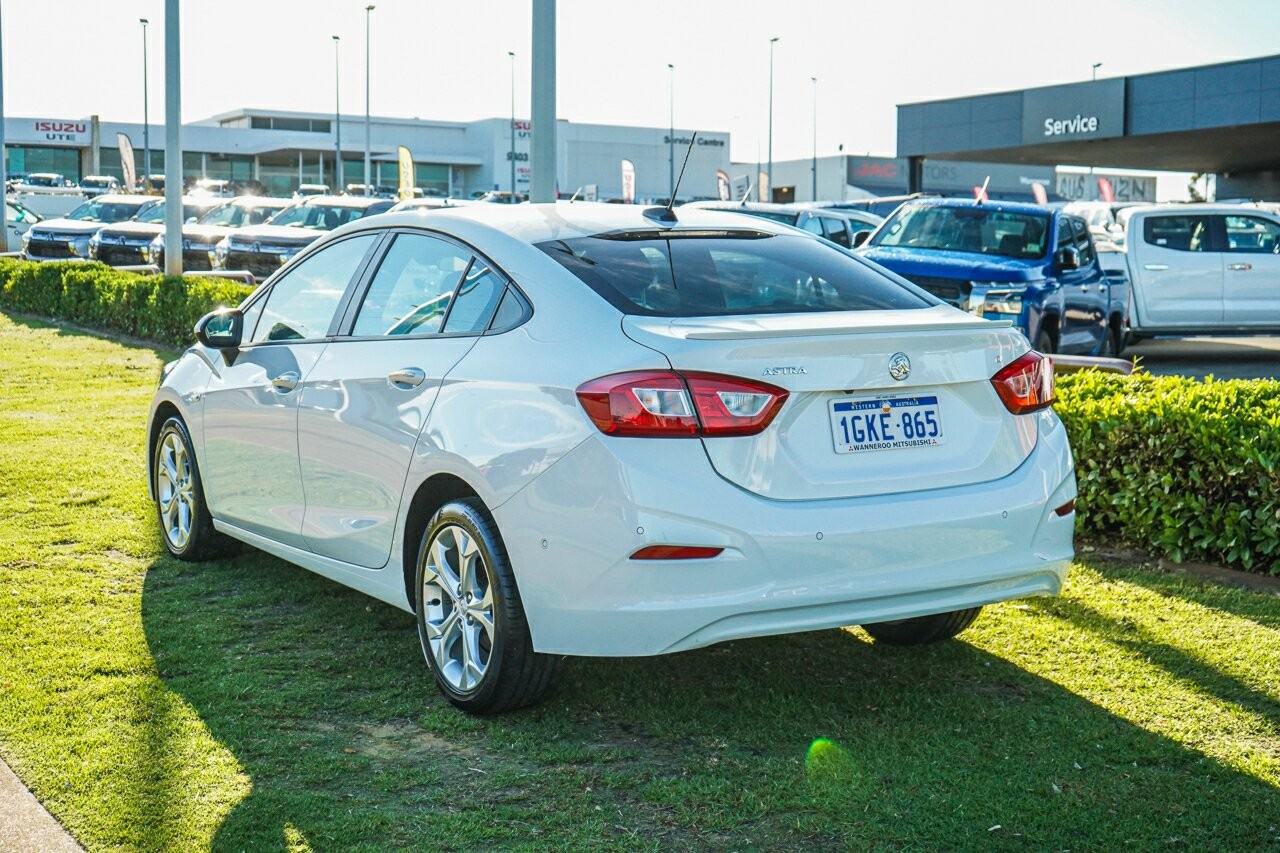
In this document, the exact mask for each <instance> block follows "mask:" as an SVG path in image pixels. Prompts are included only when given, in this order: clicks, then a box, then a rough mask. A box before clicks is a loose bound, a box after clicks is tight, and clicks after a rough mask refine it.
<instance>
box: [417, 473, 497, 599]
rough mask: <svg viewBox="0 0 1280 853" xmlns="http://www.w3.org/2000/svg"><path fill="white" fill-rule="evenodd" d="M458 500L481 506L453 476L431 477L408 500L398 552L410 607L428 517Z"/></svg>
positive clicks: (474, 492)
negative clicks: (399, 551) (469, 499)
mask: <svg viewBox="0 0 1280 853" xmlns="http://www.w3.org/2000/svg"><path fill="white" fill-rule="evenodd" d="M461 498H475V499H476V500H479V501H481V503H483V500H482V499H481V498H480V495H479V494H478V493H477V492H476V490H475V489H473V488H472V487H471V485H470V484H469V483H467V481H466V480H463V479H462V478H461V477H457V476H455V475H453V474H435V475H433V476H431V477H428V478H427V479H426V480H424V481H423V482H422V483H421V484H419V486H418V488H417V490H416V491H415V492H414V493H413V498H412V499H411V500H410V501H409V511H408V512H407V513H406V514H405V522H404V537H403V539H404V541H403V543H402V545H401V549H400V550H401V568H402V571H403V574H404V592H405V598H406V599H407V600H408V602H409V604H410V606H415V607H416V606H417V591H416V589H415V585H416V574H417V570H418V548H419V546H420V545H421V544H422V535H423V534H424V533H426V532H427V526H428V525H429V524H430V523H431V518H432V517H433V516H434V515H435V514H436V511H437V510H439V509H440V507H442V506H444V505H445V504H447V503H449V502H450V501H455V500H459V499H461Z"/></svg>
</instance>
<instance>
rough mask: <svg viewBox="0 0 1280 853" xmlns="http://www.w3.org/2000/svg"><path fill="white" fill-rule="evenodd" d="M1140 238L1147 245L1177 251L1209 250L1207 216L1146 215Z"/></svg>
mask: <svg viewBox="0 0 1280 853" xmlns="http://www.w3.org/2000/svg"><path fill="white" fill-rule="evenodd" d="M1142 239H1143V241H1144V242H1146V243H1147V244H1149V245H1152V246H1159V247H1160V248H1162V249H1173V250H1174V251H1177V252H1207V251H1209V217H1208V216H1205V215H1202V214H1196V213H1192V214H1179V215H1177V216H1148V217H1147V218H1146V220H1145V221H1144V222H1143V223H1142Z"/></svg>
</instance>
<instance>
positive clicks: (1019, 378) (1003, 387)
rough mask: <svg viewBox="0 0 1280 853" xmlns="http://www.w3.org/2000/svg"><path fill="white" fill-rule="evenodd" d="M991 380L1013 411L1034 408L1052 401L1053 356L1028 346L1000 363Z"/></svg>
mask: <svg viewBox="0 0 1280 853" xmlns="http://www.w3.org/2000/svg"><path fill="white" fill-rule="evenodd" d="M991 384H992V385H994V386H995V389H996V393H997V394H999V395H1000V399H1001V400H1003V401H1004V405H1005V408H1007V409H1008V410H1009V411H1011V412H1013V413H1014V414H1015V415H1025V414H1028V413H1030V412H1038V411H1040V410H1041V409H1046V408H1048V407H1049V406H1052V405H1053V401H1054V396H1053V360H1052V359H1051V358H1049V357H1048V356H1046V355H1041V354H1040V353H1038V352H1036V351H1035V350H1032V351H1031V352H1028V353H1027V354H1026V355H1024V356H1022V357H1021V358H1019V359H1017V360H1016V361H1013V362H1010V363H1009V364H1008V365H1006V366H1005V367H1002V368H1001V369H1000V371H999V372H998V373H996V375H995V376H992V377H991Z"/></svg>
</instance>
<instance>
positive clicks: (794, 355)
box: [149, 203, 1076, 713]
mask: <svg viewBox="0 0 1280 853" xmlns="http://www.w3.org/2000/svg"><path fill="white" fill-rule="evenodd" d="M197 336H198V338H199V343H198V344H196V345H195V346H193V347H192V348H191V349H189V350H188V351H187V352H186V353H185V354H184V355H183V356H182V357H181V358H180V359H179V360H178V361H176V362H173V363H171V364H169V365H167V366H166V368H165V371H164V373H163V377H162V380H161V385H160V388H159V390H158V391H157V393H156V396H155V400H154V403H153V406H152V412H151V419H150V443H149V447H150V463H151V464H150V466H149V472H150V481H151V483H150V484H151V490H152V495H153V496H154V499H155V502H156V506H157V511H158V516H159V520H160V525H161V528H162V531H163V538H164V542H165V544H166V546H167V547H168V549H169V551H170V552H171V553H172V554H173V555H174V556H176V557H178V558H180V559H191V560H194V559H201V558H205V557H208V556H211V555H214V554H218V553H221V552H222V549H223V546H225V545H226V544H227V543H228V542H229V541H230V540H239V541H241V542H246V543H248V544H250V545H252V546H255V547H257V548H260V549H262V550H264V551H267V552H269V553H272V554H275V555H277V556H280V557H282V558H284V559H286V560H289V561H291V562H294V563H296V564H298V565H300V566H303V567H305V568H308V569H310V570H312V571H315V572H318V573H320V574H322V575H324V576H326V577H329V578H332V579H333V580H336V581H338V582H340V583H343V584H346V585H348V586H350V587H353V588H355V589H357V590H360V591H362V592H365V593H368V594H369V595H372V596H374V597H376V598H379V599H381V600H383V601H386V602H389V603H391V604H393V605H395V606H397V607H400V608H403V609H404V610H406V611H409V612H412V613H414V614H415V615H416V618H417V622H418V629H419V635H420V638H421V645H422V650H423V652H424V654H425V657H426V661H427V663H428V665H429V666H430V668H431V670H432V672H433V673H434V675H435V679H436V681H437V683H438V684H439V686H440V688H441V690H442V691H443V692H444V694H445V695H446V696H447V697H448V699H449V700H450V701H452V702H453V703H454V704H455V705H457V706H459V707H461V708H463V709H464V710H467V711H470V712H473V713H493V712H499V711H505V710H509V709H512V708H517V707H520V706H523V705H529V704H532V703H534V702H536V701H538V700H539V699H540V698H541V697H542V696H543V695H544V694H545V692H546V691H547V690H548V689H549V688H550V686H551V685H552V684H553V683H554V682H555V679H556V675H557V673H558V672H559V670H560V668H561V666H562V664H563V657H564V656H566V655H606V656H615V655H619V656H620V655H656V654H663V653H668V652H675V651H680V650H684V649H692V648H697V647H700V646H706V645H709V644H712V643H718V642H723V641H726V640H733V639H736V638H742V637H756V636H763V635H771V634H784V633H792V632H799V631H809V630H814V629H823V628H835V627H838V626H846V625H862V626H863V627H864V628H865V629H866V630H867V631H868V632H869V633H870V634H871V635H872V636H873V637H874V638H876V639H877V640H878V641H882V642H889V643H900V644H913V643H922V642H930V641H934V640H941V639H946V638H949V637H952V636H954V635H955V634H957V633H959V632H960V631H962V630H963V629H964V628H965V627H967V626H968V625H969V624H970V623H971V622H972V621H973V619H974V618H975V616H976V615H977V613H978V610H979V609H980V608H981V607H982V605H985V604H989V603H993V602H997V601H1002V600H1005V599H1011V598H1020V597H1023V596H1032V595H1053V594H1056V593H1058V592H1059V590H1060V588H1061V586H1062V582H1063V577H1064V574H1065V572H1066V569H1067V566H1068V563H1069V561H1070V560H1071V557H1072V528H1073V525H1074V521H1075V517H1074V505H1075V503H1074V502H1075V497H1076V484H1075V475H1074V466H1073V462H1072V457H1071V452H1070V450H1069V448H1068V444H1067V437H1066V433H1065V431H1064V429H1063V426H1062V423H1061V422H1060V421H1059V420H1058V418H1057V416H1056V415H1055V414H1054V412H1053V410H1052V408H1051V404H1052V401H1053V371H1052V365H1051V363H1050V362H1049V360H1048V359H1047V358H1045V357H1043V356H1041V355H1040V354H1039V353H1036V352H1034V351H1032V350H1031V349H1030V347H1029V346H1028V344H1027V341H1026V339H1025V338H1024V337H1023V336H1022V335H1021V334H1020V333H1018V332H1017V331H1016V330H1014V329H1012V328H1010V327H1008V326H1006V325H1000V324H997V323H992V322H988V321H984V320H981V319H979V318H976V317H971V316H969V315H967V314H965V313H963V312H961V311H958V310H956V309H954V308H951V307H949V306H947V305H945V304H941V303H939V302H938V301H937V300H936V299H934V298H933V297H932V296H930V295H928V294H927V293H924V292H923V291H920V290H918V289H916V288H915V287H913V286H912V285H910V284H909V283H907V282H905V281H903V280H902V279H900V278H897V277H896V276H893V275H891V274H889V273H887V272H885V271H884V270H882V269H880V268H879V267H877V266H875V265H873V264H870V263H868V262H866V261H864V260H862V259H860V258H857V257H854V256H853V255H852V254H850V253H849V252H847V251H845V250H842V249H840V248H838V247H835V246H833V245H831V244H830V243H827V242H825V241H823V240H820V239H818V238H816V237H812V236H810V235H807V234H803V233H800V232H797V231H796V230H794V229H791V228H787V227H786V226H782V225H777V224H774V223H770V222H768V221H764V220H758V221H752V220H746V219H745V218H743V217H739V216H735V215H733V214H726V213H722V212H717V211H706V210H684V209H681V210H677V211H676V212H675V213H674V214H672V213H671V212H669V211H666V210H665V209H662V208H652V209H649V210H644V209H642V208H640V207H637V206H630V205H603V204H601V205H596V204H568V203H560V204H547V205H475V206H470V207H465V208H458V209H455V210H441V211H435V212H433V213H432V214H431V215H430V216H426V217H424V216H422V215H421V214H417V213H412V212H410V213H402V214H387V215H383V216H375V217H370V218H367V219H360V220H358V221H355V222H352V223H350V224H349V225H347V226H344V227H342V228H339V229H337V230H336V231H334V232H332V233H330V234H328V235H326V236H325V237H323V238H321V239H320V240H318V241H316V242H315V243H314V244H312V245H311V246H309V247H308V248H307V249H306V250H305V251H304V252H302V253H301V254H299V255H298V257H296V258H294V259H293V260H292V261H290V262H289V263H288V265H286V266H285V267H283V268H282V269H281V270H280V271H279V272H278V273H277V274H275V275H274V276H273V277H272V278H271V279H270V280H268V281H267V282H266V283H265V284H264V285H263V286H262V287H260V288H259V289H258V290H257V291H256V292H255V293H254V294H253V295H252V296H250V297H249V298H248V299H247V300H246V301H245V302H244V304H243V305H241V306H240V307H239V308H236V309H231V310H224V311H220V312H215V313H213V314H210V315H209V316H207V317H205V318H204V319H203V320H201V322H200V323H199V325H198V326H197Z"/></svg>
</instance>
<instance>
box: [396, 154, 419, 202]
mask: <svg viewBox="0 0 1280 853" xmlns="http://www.w3.org/2000/svg"><path fill="white" fill-rule="evenodd" d="M397 151H398V153H399V155H400V198H401V200H403V199H406V198H413V185H414V183H415V181H414V178H413V155H412V154H410V153H409V149H408V148H405V147H404V146H403V145H401V146H400V147H399V148H398V149H397Z"/></svg>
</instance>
